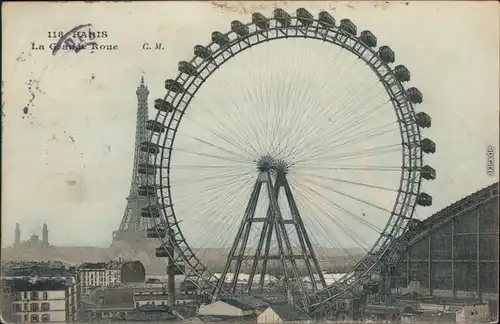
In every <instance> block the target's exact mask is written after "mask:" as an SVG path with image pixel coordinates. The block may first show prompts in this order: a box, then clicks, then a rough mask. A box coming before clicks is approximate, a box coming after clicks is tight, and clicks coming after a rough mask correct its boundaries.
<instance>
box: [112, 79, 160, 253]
mask: <svg viewBox="0 0 500 324" xmlns="http://www.w3.org/2000/svg"><path fill="white" fill-rule="evenodd" d="M136 94H137V102H138V105H137V121H136V130H135V152H134V165H133V170H132V183H131V184H130V193H129V195H128V197H127V206H126V207H125V212H124V214H123V218H122V221H121V223H120V227H119V228H118V230H117V231H115V232H113V244H115V243H116V242H118V241H121V242H124V243H126V244H128V245H130V246H144V247H145V245H146V244H147V243H146V242H147V240H146V230H147V229H148V228H150V227H153V226H154V222H153V219H152V218H145V217H142V216H141V212H142V208H144V207H146V206H149V205H150V200H148V198H147V197H144V196H140V195H139V193H138V190H139V186H144V185H146V182H149V183H152V182H153V180H154V179H152V178H151V179H149V181H148V177H152V176H151V175H147V174H141V173H139V168H140V166H141V165H144V164H148V163H149V162H150V161H149V159H150V155H149V154H148V153H145V152H143V151H141V149H140V145H141V143H142V142H147V141H148V140H149V131H148V130H147V129H146V123H147V120H148V95H149V90H148V87H147V86H146V85H145V84H144V77H142V78H141V83H140V84H139V86H138V88H137V91H136ZM149 199H151V198H149ZM113 244H112V245H113Z"/></svg>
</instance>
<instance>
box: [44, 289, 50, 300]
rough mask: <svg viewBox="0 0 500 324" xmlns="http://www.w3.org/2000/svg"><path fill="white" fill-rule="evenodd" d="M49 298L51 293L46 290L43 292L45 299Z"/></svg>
mask: <svg viewBox="0 0 500 324" xmlns="http://www.w3.org/2000/svg"><path fill="white" fill-rule="evenodd" d="M47 299H49V293H48V292H46V291H44V292H43V300H47Z"/></svg>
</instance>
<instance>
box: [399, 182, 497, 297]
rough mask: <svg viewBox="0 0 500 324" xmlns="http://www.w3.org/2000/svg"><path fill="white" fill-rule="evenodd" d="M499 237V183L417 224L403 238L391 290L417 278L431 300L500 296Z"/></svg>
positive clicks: (400, 239)
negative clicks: (499, 287) (499, 284)
mask: <svg viewBox="0 0 500 324" xmlns="http://www.w3.org/2000/svg"><path fill="white" fill-rule="evenodd" d="M498 233H499V211H498V183H495V184H493V185H491V186H488V187H486V188H484V189H482V190H480V191H478V192H475V193H473V194H471V195H469V196H467V197H464V198H463V199H461V200H459V201H457V202H456V203H454V204H452V205H450V206H448V207H446V208H445V209H443V210H441V211H439V212H437V213H436V214H434V215H433V216H431V217H429V218H428V219H426V220H424V221H422V222H418V221H413V224H412V226H411V230H409V231H408V232H406V233H405V234H404V235H403V236H402V237H401V238H399V241H402V244H404V245H406V246H407V248H406V249H405V250H404V251H401V252H400V253H399V254H398V257H397V258H395V261H396V262H395V263H394V264H393V266H394V270H393V271H392V273H391V276H390V278H389V279H391V281H392V284H391V285H392V286H393V290H394V289H395V288H398V287H399V288H401V287H406V286H407V285H408V284H409V282H410V281H411V280H413V279H417V280H419V281H421V282H422V284H423V287H424V288H425V289H426V290H427V292H426V293H427V294H428V295H429V298H430V297H432V298H436V299H443V300H459V299H473V300H476V301H484V300H488V299H492V298H498V260H499V258H498ZM395 293H397V292H395Z"/></svg>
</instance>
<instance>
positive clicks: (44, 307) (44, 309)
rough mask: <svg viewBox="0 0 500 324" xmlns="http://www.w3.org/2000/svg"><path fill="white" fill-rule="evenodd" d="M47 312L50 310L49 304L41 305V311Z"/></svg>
mask: <svg viewBox="0 0 500 324" xmlns="http://www.w3.org/2000/svg"><path fill="white" fill-rule="evenodd" d="M49 310H50V304H49V303H42V311H49Z"/></svg>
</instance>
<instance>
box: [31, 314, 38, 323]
mask: <svg viewBox="0 0 500 324" xmlns="http://www.w3.org/2000/svg"><path fill="white" fill-rule="evenodd" d="M31 323H38V315H37V314H31Z"/></svg>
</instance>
